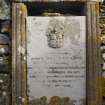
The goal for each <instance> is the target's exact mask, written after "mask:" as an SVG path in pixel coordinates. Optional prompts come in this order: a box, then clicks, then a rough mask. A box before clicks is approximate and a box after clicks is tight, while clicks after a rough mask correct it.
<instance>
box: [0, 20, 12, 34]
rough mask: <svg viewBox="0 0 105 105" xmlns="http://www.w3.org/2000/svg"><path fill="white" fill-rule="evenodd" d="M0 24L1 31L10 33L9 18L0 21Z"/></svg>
mask: <svg viewBox="0 0 105 105" xmlns="http://www.w3.org/2000/svg"><path fill="white" fill-rule="evenodd" d="M0 25H1V32H2V33H10V21H9V20H6V21H2V22H1V24H0Z"/></svg>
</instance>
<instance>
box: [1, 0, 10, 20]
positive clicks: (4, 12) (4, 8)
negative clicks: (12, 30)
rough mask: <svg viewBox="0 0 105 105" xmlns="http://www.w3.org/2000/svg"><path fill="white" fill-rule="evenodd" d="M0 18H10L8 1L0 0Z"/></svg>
mask: <svg viewBox="0 0 105 105" xmlns="http://www.w3.org/2000/svg"><path fill="white" fill-rule="evenodd" d="M0 19H3V20H4V19H10V1H9V0H0Z"/></svg>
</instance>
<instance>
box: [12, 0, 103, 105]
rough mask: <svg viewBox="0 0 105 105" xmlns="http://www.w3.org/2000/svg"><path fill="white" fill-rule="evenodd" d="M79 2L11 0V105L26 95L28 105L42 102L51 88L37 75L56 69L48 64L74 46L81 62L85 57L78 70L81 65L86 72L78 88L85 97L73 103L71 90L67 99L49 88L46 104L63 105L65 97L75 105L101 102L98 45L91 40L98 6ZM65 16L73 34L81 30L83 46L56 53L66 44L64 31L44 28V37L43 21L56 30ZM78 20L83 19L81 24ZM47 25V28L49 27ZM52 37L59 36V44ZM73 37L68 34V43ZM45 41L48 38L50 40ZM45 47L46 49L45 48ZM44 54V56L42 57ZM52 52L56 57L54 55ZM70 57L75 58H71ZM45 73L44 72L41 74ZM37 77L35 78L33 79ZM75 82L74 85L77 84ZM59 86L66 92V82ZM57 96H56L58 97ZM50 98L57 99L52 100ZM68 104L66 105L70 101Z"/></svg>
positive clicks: (95, 28)
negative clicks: (21, 1)
mask: <svg viewBox="0 0 105 105" xmlns="http://www.w3.org/2000/svg"><path fill="white" fill-rule="evenodd" d="M79 1H80V0H79ZM79 1H78V2H74V1H73V0H72V1H70V2H68V1H65V2H64V1H62V2H52V1H50V2H35V1H34V2H24V3H14V4H13V7H12V9H13V13H12V14H13V24H12V25H13V27H12V28H13V29H12V32H13V35H12V37H13V38H12V45H13V46H12V47H13V50H12V51H13V52H12V53H13V56H12V57H13V62H12V66H13V70H12V71H13V73H12V75H13V78H12V80H13V82H12V83H13V85H12V86H13V97H12V98H13V105H14V104H17V105H20V104H21V103H26V102H27V98H28V104H29V105H36V104H38V105H40V104H45V103H46V98H49V95H50V94H49V93H50V90H51V89H53V88H51V89H50V88H49V84H47V85H45V84H44V86H40V85H39V84H40V83H41V82H40V79H41V80H45V79H46V78H45V77H44V78H42V77H41V75H43V71H45V72H46V70H48V69H57V67H55V68H54V67H49V65H50V66H55V65H54V63H55V62H57V60H58V57H59V58H61V57H62V55H60V54H69V53H70V52H72V49H75V53H77V50H78V51H79V50H80V49H81V50H82V51H83V52H84V53H83V54H81V53H82V51H81V52H80V53H78V54H77V55H81V56H82V55H83V56H84V58H85V59H84V62H83V63H85V60H86V63H85V67H83V68H82V69H84V68H85V69H84V74H86V75H84V80H86V81H84V85H83V84H82V85H83V86H84V87H82V88H84V90H86V91H85V92H86V94H84V96H86V97H84V98H85V99H79V100H78V101H79V102H80V103H79V104H78V103H76V100H75V99H74V100H73V96H72V95H73V94H72V93H71V94H72V95H70V96H72V97H70V98H71V99H70V98H68V97H65V96H66V95H64V96H63V95H61V96H60V95H59V93H60V90H59V91H57V92H58V93H57V92H55V91H56V89H55V90H51V91H52V92H53V91H54V92H53V94H51V96H50V98H49V99H50V101H49V102H48V103H47V104H51V105H56V104H57V105H58V104H64V103H62V102H63V101H65V99H67V101H70V100H71V102H73V103H74V104H75V105H102V104H101V101H102V100H101V94H100V92H101V89H100V84H101V83H100V81H101V73H100V71H99V69H100V59H99V56H100V55H99V44H98V42H97V40H94V39H97V35H98V27H97V24H98V21H97V19H98V8H97V7H98V6H97V3H96V2H79ZM85 1H86V0H85ZM26 12H27V13H28V14H27V13H26ZM66 17H68V19H67V20H69V19H70V21H69V22H70V24H72V26H73V29H74V31H75V28H76V27H77V29H76V31H77V33H79V32H78V31H80V30H82V31H83V33H82V34H81V35H83V36H85V37H86V39H85V38H84V39H85V40H84V41H83V43H84V45H83V46H82V47H83V49H82V48H80V47H76V48H75V47H73V46H72V47H71V49H70V48H68V49H66V50H67V51H68V52H66V53H64V52H65V50H63V51H64V52H63V53H62V52H61V53H60V51H62V48H64V49H65V45H67V46H68V43H66V42H65V41H64V39H63V37H64V35H63V34H64V33H63V32H61V31H60V32H59V31H58V33H59V34H60V35H59V36H57V35H55V33H56V31H55V29H54V30H53V28H51V30H50V32H49V31H47V34H46V36H45V35H44V34H45V33H44V32H45V30H44V29H45V28H46V26H47V25H46V24H48V21H49V20H51V21H50V23H51V24H50V26H53V27H54V26H56V27H57V29H60V30H61V28H62V27H59V24H60V25H63V24H62V23H63V22H64V21H65V20H66ZM71 17H72V18H73V17H75V18H76V17H78V19H80V21H79V23H80V24H81V26H82V27H83V28H84V29H86V30H85V31H84V29H82V28H81V29H78V27H79V25H78V22H76V25H75V24H74V23H75V21H71ZM53 18H55V20H54V21H53ZM59 20H61V22H59ZM82 20H83V21H84V22H83V21H82ZM54 22H55V23H54ZM56 22H57V25H56ZM66 22H67V21H65V23H66ZM69 22H67V23H69ZM72 22H74V23H72ZM82 22H83V24H82ZM35 24H36V25H35ZM70 24H69V25H70ZM64 25H65V24H64ZM50 26H49V27H48V28H47V29H49V28H50ZM15 27H17V28H15ZM63 28H65V27H63ZM67 28H68V27H67ZM73 29H72V28H71V29H70V30H73ZM31 30H33V31H31ZM52 30H53V32H55V33H54V34H52V33H51V32H52ZM68 31H69V29H67V30H66V32H68ZM74 31H72V32H74ZM66 34H67V33H66ZM73 34H75V33H73ZM41 35H42V37H41ZM67 35H68V34H67ZM81 35H79V36H81ZM55 37H56V38H57V37H59V38H60V39H59V38H58V39H59V40H61V39H62V40H61V42H62V44H58V42H59V41H54V40H53V39H55V40H56V38H55ZM74 37H75V36H72V35H71V36H70V40H72V38H73V41H72V43H75V41H74V39H75V38H74ZM37 38H39V39H38V40H37ZM47 38H48V41H45V40H47ZM76 38H77V36H76ZM81 38H82V37H81ZM81 38H80V39H81ZM52 40H53V41H52ZM49 41H51V43H50V42H49ZM63 41H64V42H63ZM79 41H80V40H79ZM79 41H77V40H76V45H78V44H79V43H78V44H77V42H79ZM36 42H37V43H36ZM53 42H54V43H55V42H56V43H55V44H54V43H53ZM41 45H42V47H41ZM71 45H72V44H70V46H71ZM79 45H80V44H79ZM46 46H47V48H48V49H47V48H46ZM66 48H67V47H66ZM46 49H47V50H48V51H49V52H50V51H51V52H50V53H49V52H47V50H46ZM69 50H70V52H69ZM44 51H45V52H44ZM85 51H86V53H85ZM52 53H53V54H52ZM59 53H60V54H59ZM75 53H73V54H75ZM37 54H39V55H37ZM44 54H45V55H46V56H44ZM57 54H58V55H57ZM55 55H56V56H57V57H55ZM37 56H38V57H40V56H41V57H40V58H38V57H37ZM71 56H72V54H71ZM83 56H82V57H83ZM35 57H36V58H35ZM53 57H55V60H56V59H57V60H56V61H55V62H54V59H53V60H52V61H51V59H50V58H53ZM26 58H27V59H26ZM46 58H48V59H50V60H49V62H53V63H51V64H50V63H49V62H48V60H46ZM64 58H68V57H66V56H64ZM71 58H72V57H71ZM77 58H78V57H77ZM79 58H81V57H79ZM61 59H62V58H61ZM73 59H75V57H74V58H73ZM32 60H33V61H32ZM61 61H62V63H63V64H64V66H65V64H67V60H65V61H64V60H63V59H62V60H61ZM61 61H59V60H58V63H56V64H58V65H57V66H59V63H61ZM68 62H69V61H68ZM77 62H79V61H77ZM77 62H76V63H77ZM34 63H35V64H34ZM69 63H70V62H69ZM76 63H73V62H72V66H73V65H75V64H76ZM79 63H80V62H79ZM83 63H82V64H83ZM70 64H71V63H70ZM70 64H68V65H70ZM30 65H31V66H30ZM78 65H79V66H80V65H81V64H78ZM45 66H46V67H45ZM43 67H44V68H43ZM65 68H66V69H67V68H69V67H65ZM65 68H63V69H65ZM35 70H36V71H35ZM85 70H86V71H85ZM26 71H27V72H26ZM31 71H32V72H31ZM65 71H66V72H67V70H64V71H63V72H65ZM51 72H52V71H49V73H51ZM68 72H69V73H71V72H70V71H68ZM35 73H36V74H35ZM38 73H39V74H38ZM47 73H48V71H47ZM47 73H45V75H46V74H47ZM20 74H22V75H20ZM24 74H25V76H24ZM77 74H78V72H77ZM39 75H40V76H39ZM60 75H61V74H60ZM36 78H37V79H36ZM39 78H40V79H39ZM50 79H51V78H50ZM61 79H62V78H61ZM17 80H18V81H17ZM37 80H39V81H37ZM97 80H98V81H97ZM15 81H17V82H15ZM54 81H55V82H56V80H54ZM65 81H66V80H65ZM44 82H46V81H44ZM49 82H51V81H49ZM61 82H62V81H61ZM63 82H64V81H63ZM66 82H67V81H66ZM37 83H39V84H38V85H36V84H37ZM74 83H75V82H74ZM93 83H94V84H93ZM52 85H53V84H51V85H50V86H51V87H53V86H52ZM76 85H78V86H79V85H80V84H79V82H78V83H76ZM76 85H75V87H78V86H76ZM46 86H48V88H45V87H46ZM56 86H58V85H56ZM63 86H68V91H69V87H70V85H63ZM38 87H39V88H38ZM97 87H98V88H97ZM61 88H62V87H61ZM63 88H64V87H63ZM63 88H62V89H63ZM65 88H67V87H65ZM65 88H64V89H65ZM80 88H81V87H80ZM82 88H81V90H83V89H82ZM37 89H38V91H37ZM44 89H45V90H46V91H45V90H44ZM62 89H61V90H62ZM93 89H94V91H93ZM26 90H27V93H26ZM39 90H41V91H39ZM47 90H48V91H49V92H48V91H47ZM77 90H78V89H77ZM64 91H66V92H65V93H67V94H69V92H67V89H65V90H62V92H64ZM47 92H48V93H47ZM31 93H32V94H31ZM56 93H57V94H56ZM60 94H61V93H60ZM42 95H43V96H42ZM57 95H58V96H60V97H58V96H57ZM41 96H42V97H41ZM46 96H48V97H46ZM80 96H81V95H80ZM17 97H18V98H17ZM26 97H27V98H26ZM64 97H65V98H64ZM62 98H64V100H62ZM49 99H48V100H49ZM17 100H18V101H17ZM54 100H55V101H57V102H55V101H54ZM43 101H44V102H43ZM40 102H42V103H40ZM50 102H51V103H50ZM53 102H55V103H53ZM68 104H70V102H69V103H68ZM70 105H72V104H70Z"/></svg>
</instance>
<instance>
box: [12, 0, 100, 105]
mask: <svg viewBox="0 0 105 105" xmlns="http://www.w3.org/2000/svg"><path fill="white" fill-rule="evenodd" d="M68 2H70V1H68ZM84 5H85V8H84V12H85V14H86V104H85V105H102V87H101V86H102V76H101V57H100V56H101V54H100V39H99V34H100V33H99V25H98V24H99V4H98V2H90V1H87V2H86V1H85V4H84ZM26 16H28V14H27V7H26V5H25V3H12V105H20V104H21V105H29V103H28V96H27V37H26Z"/></svg>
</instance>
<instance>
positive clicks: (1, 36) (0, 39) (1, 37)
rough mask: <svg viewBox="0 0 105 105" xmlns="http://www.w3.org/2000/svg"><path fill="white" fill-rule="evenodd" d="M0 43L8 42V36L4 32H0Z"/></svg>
mask: <svg viewBox="0 0 105 105" xmlns="http://www.w3.org/2000/svg"><path fill="white" fill-rule="evenodd" d="M0 44H1V45H2V44H3V45H4V44H10V40H9V37H8V36H7V35H6V34H0Z"/></svg>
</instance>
